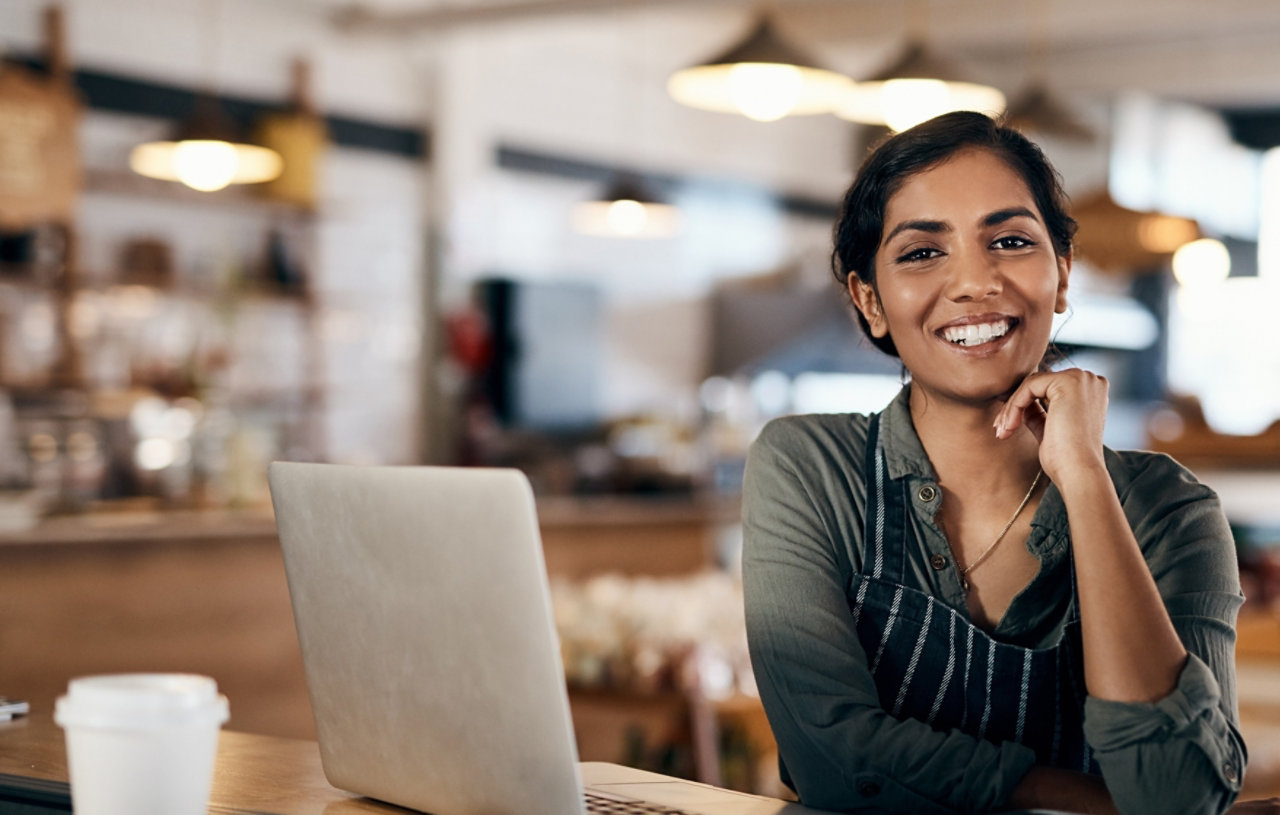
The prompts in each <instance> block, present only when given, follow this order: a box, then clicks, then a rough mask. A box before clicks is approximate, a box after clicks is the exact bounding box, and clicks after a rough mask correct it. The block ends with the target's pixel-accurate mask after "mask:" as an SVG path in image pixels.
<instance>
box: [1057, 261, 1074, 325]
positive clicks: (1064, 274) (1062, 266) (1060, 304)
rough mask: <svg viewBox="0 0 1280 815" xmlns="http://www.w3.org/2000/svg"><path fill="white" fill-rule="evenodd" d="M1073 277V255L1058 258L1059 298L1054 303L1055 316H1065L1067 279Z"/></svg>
mask: <svg viewBox="0 0 1280 815" xmlns="http://www.w3.org/2000/svg"><path fill="white" fill-rule="evenodd" d="M1070 276H1071V253H1070V252H1068V253H1067V254H1066V255H1062V256H1060V257H1059V258H1058V296H1057V298H1056V299H1055V300H1054V301H1053V311H1054V313H1055V314H1063V313H1065V312H1066V310H1067V278H1069V277H1070Z"/></svg>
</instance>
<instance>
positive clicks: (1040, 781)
mask: <svg viewBox="0 0 1280 815" xmlns="http://www.w3.org/2000/svg"><path fill="white" fill-rule="evenodd" d="M1007 808H1008V809H1058V810H1064V811H1067V812H1076V813H1081V815H1094V813H1103V814H1104V815H1115V813H1116V808H1115V805H1114V804H1113V803H1112V802H1111V796H1110V795H1109V794H1108V793H1107V785H1106V784H1104V783H1103V781H1102V779H1101V778H1098V777H1097V776H1094V775H1086V774H1084V773H1078V772H1074V771H1072V770H1061V769H1058V768H1056V767H1032V768H1031V770H1030V771H1029V772H1028V773H1027V774H1026V775H1025V776H1023V778H1022V781H1021V782H1020V783H1019V784H1018V786H1017V787H1015V788H1014V790H1013V794H1012V795H1011V796H1009V800H1008V802H1007Z"/></svg>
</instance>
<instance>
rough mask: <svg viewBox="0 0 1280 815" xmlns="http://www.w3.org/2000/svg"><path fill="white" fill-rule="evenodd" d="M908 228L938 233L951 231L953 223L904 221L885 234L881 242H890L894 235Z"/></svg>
mask: <svg viewBox="0 0 1280 815" xmlns="http://www.w3.org/2000/svg"><path fill="white" fill-rule="evenodd" d="M908 229H914V230H916V231H918V232H930V233H933V234H935V235H936V234H939V233H942V232H950V231H951V225H950V224H948V223H947V222H946V221H903V222H902V223H900V224H898V225H897V226H895V227H894V228H893V230H892V231H890V232H889V234H888V235H885V236H884V240H883V241H881V243H882V244H885V243H888V242H889V241H891V240H893V236H894V235H897V234H898V233H899V232H906V231H907V230H908Z"/></svg>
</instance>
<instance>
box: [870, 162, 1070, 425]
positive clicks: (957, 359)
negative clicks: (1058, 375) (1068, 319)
mask: <svg viewBox="0 0 1280 815" xmlns="http://www.w3.org/2000/svg"><path fill="white" fill-rule="evenodd" d="M1070 269H1071V259H1070V257H1064V258H1059V257H1057V256H1056V255H1055V254H1054V250H1053V244H1052V242H1051V240H1050V237H1049V231H1048V229H1047V228H1046V227H1045V223H1044V219H1043V217H1042V216H1041V214H1040V211H1039V209H1038V208H1037V207H1036V204H1035V199H1034V198H1033V197H1032V195H1031V190H1030V189H1028V187H1027V185H1026V183H1025V182H1024V181H1023V180H1022V177H1021V176H1020V175H1018V173H1017V172H1016V171H1015V170H1014V169H1013V168H1012V167H1010V166H1009V165H1008V164H1006V163H1005V161H1004V160H1003V159H1001V158H1000V157H998V156H997V155H995V154H994V153H991V152H990V151H987V150H983V149H979V148H973V149H968V150H963V151H961V152H959V153H956V154H955V155H954V156H952V157H951V158H949V159H947V160H946V161H944V162H943V163H941V164H938V165H936V166H934V167H931V168H929V169H927V170H924V171H923V172H920V173H917V174H916V175H914V176H911V177H910V178H908V179H907V180H906V182H905V183H903V185H902V186H901V187H900V188H899V190H898V191H897V192H896V193H895V194H894V195H893V197H891V198H890V199H889V202H888V204H887V206H886V207H885V217H884V231H883V234H882V235H881V238H880V246H879V248H878V249H877V250H876V256H875V271H876V278H875V279H876V290H873V289H872V287H871V286H869V285H867V284H865V283H862V282H861V281H859V280H858V278H857V276H856V275H850V276H849V286H850V294H852V295H853V298H854V302H855V303H856V304H857V306H858V308H859V309H860V310H861V311H862V313H863V314H864V315H865V316H866V318H867V322H868V323H869V325H870V327H871V331H872V334H874V335H875V336H877V337H882V336H884V335H885V334H888V335H889V336H891V337H892V339H893V342H894V344H895V345H896V346H897V349H898V354H899V355H900V356H901V357H902V362H903V364H904V365H906V367H907V370H909V371H910V372H911V379H912V382H913V383H914V384H915V385H916V386H917V387H920V388H923V389H925V390H927V391H929V392H931V393H932V394H934V395H936V396H938V397H940V398H946V399H951V400H955V401H961V402H966V403H979V402H985V401H989V400H991V399H994V398H999V397H1002V396H1004V395H1006V394H1007V393H1008V392H1009V391H1011V390H1012V389H1013V388H1014V387H1016V386H1017V385H1018V383H1019V382H1021V381H1022V379H1023V377H1025V376H1026V375H1027V374H1029V373H1031V372H1032V371H1034V370H1036V368H1037V367H1038V366H1039V364H1040V360H1041V359H1042V358H1043V356H1044V352H1045V349H1046V348H1047V347H1048V344H1049V333H1050V330H1051V328H1052V324H1053V315H1054V313H1055V312H1062V311H1065V310H1066V306H1067V301H1066V293H1067V275H1068V273H1069V272H1070ZM877 295H878V296H877Z"/></svg>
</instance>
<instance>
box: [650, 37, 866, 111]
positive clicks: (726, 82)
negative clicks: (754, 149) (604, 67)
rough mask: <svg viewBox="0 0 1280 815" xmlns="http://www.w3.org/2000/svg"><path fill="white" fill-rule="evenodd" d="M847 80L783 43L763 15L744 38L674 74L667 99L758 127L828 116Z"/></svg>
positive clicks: (847, 84) (669, 81)
mask: <svg viewBox="0 0 1280 815" xmlns="http://www.w3.org/2000/svg"><path fill="white" fill-rule="evenodd" d="M850 85H852V82H851V80H850V79H849V78H848V77H847V76H844V75H843V74H839V73H836V72H835V71H830V70H827V69H826V68H823V67H821V66H819V65H818V64H817V63H816V62H815V61H814V60H812V59H811V58H810V57H809V56H807V55H806V54H804V53H803V52H801V51H800V49H798V48H796V47H795V46H793V45H791V44H790V43H788V42H786V41H785V40H783V39H782V38H781V37H780V36H779V35H778V33H777V31H776V30H774V27H773V23H772V22H771V21H770V19H769V17H768V16H767V15H765V14H761V15H759V16H758V17H757V19H756V23H755V26H754V27H753V28H752V30H751V32H750V33H749V34H747V36H746V37H745V38H744V39H742V40H741V41H739V42H738V43H736V44H735V45H733V46H732V47H730V48H729V49H727V50H725V51H723V52H721V53H719V54H716V55H715V56H713V57H711V58H710V59H708V60H706V61H705V62H702V63H700V64H698V65H695V66H693V67H691V68H685V69H683V70H680V71H676V72H675V73H674V74H672V75H671V78H670V79H668V80H667V93H669V94H670V95H671V98H673V99H675V100H676V101H677V102H679V103H680V104H682V105H688V106H689V107H693V108H699V109H700V110H711V111H715V112H717V113H740V114H742V115H743V116H746V117H747V118H749V119H754V120H755V121H758V122H772V121H775V120H777V119H781V118H782V117H784V116H797V115H805V114H812V113H829V112H831V110H832V109H833V108H834V107H835V105H836V104H838V103H839V101H840V100H841V99H843V98H844V94H845V92H846V91H848V89H849V87H850Z"/></svg>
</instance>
